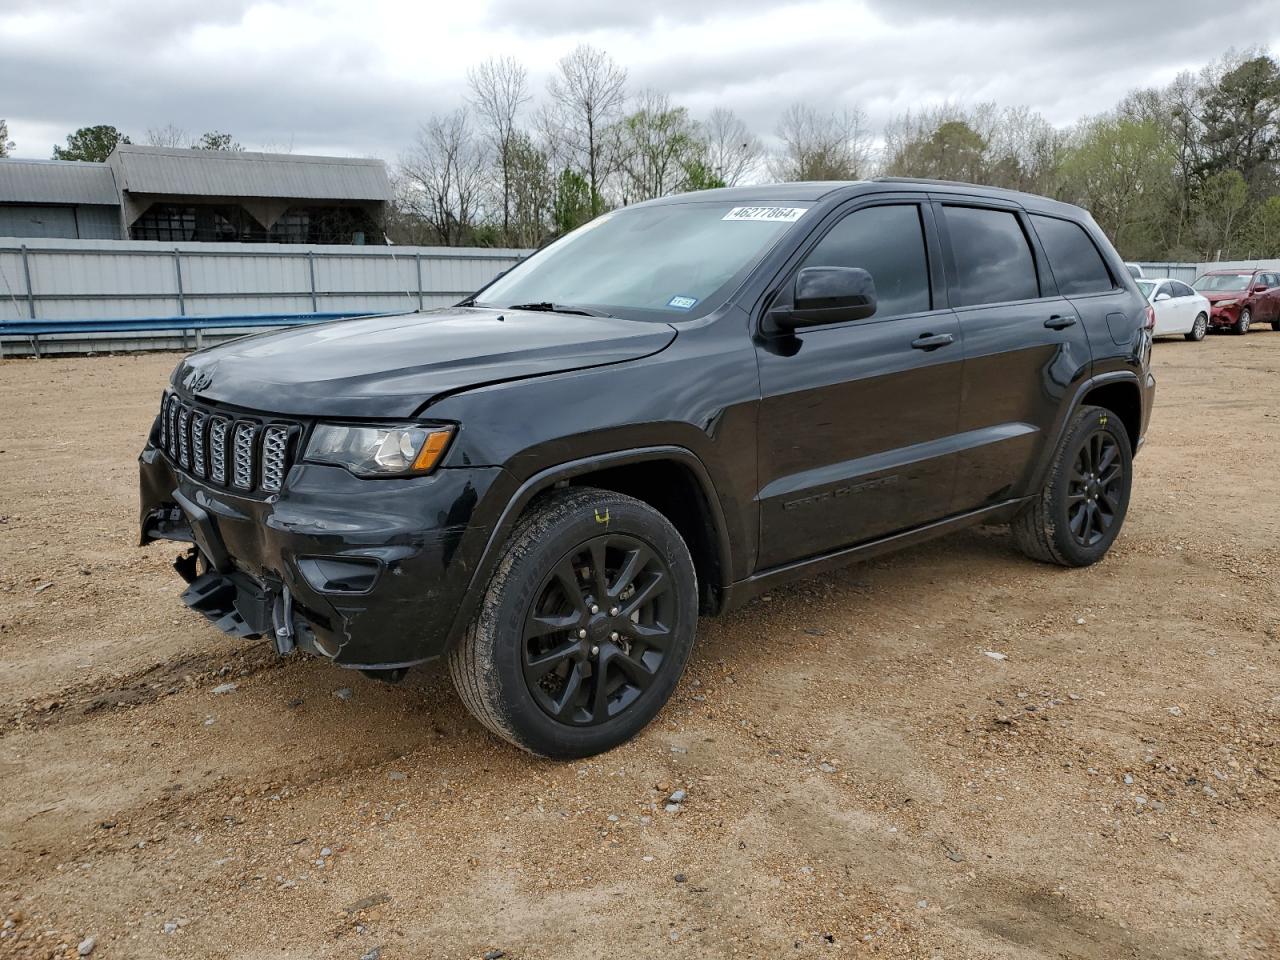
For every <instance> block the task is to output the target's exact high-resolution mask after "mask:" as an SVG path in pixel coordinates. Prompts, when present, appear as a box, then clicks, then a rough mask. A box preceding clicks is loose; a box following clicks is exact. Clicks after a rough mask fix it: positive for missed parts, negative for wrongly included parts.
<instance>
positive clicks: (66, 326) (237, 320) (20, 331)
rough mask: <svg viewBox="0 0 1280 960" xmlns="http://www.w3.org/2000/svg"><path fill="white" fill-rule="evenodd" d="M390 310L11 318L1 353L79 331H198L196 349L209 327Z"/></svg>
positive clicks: (4, 326) (289, 323)
mask: <svg viewBox="0 0 1280 960" xmlns="http://www.w3.org/2000/svg"><path fill="white" fill-rule="evenodd" d="M393 312H399V311H393ZM391 315H392V313H389V312H385V311H383V312H370V311H367V310H365V311H340V312H337V313H250V314H237V315H233V316H220V317H188V316H177V317H132V318H118V317H117V318H111V319H103V320H10V321H0V356H3V355H4V343H3V338H4V337H25V338H26V340H27V341H28V342H29V343H30V344H31V350H32V352H33V353H34V354H35V355H36V356H37V357H39V356H41V350H40V338H41V337H51V336H52V337H56V336H58V335H59V334H76V333H81V334H83V333H142V332H150V333H181V334H182V335H183V339H184V340H185V339H186V335H187V334H188V333H194V334H195V341H196V348H197V349H198V348H200V347H201V346H203V345H204V337H203V334H204V332H205V331H206V330H245V329H256V328H260V327H293V326H298V325H300V324H306V323H325V322H327V321H330V320H354V319H356V318H358V317H382V316H391Z"/></svg>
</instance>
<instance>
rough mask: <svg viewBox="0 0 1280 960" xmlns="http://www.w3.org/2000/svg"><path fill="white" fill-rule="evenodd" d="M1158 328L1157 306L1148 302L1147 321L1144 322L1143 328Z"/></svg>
mask: <svg viewBox="0 0 1280 960" xmlns="http://www.w3.org/2000/svg"><path fill="white" fill-rule="evenodd" d="M1155 328H1156V308H1155V307H1153V306H1151V304H1147V322H1146V323H1145V324H1143V326H1142V329H1144V330H1154V329H1155Z"/></svg>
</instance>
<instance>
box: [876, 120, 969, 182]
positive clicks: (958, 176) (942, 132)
mask: <svg viewBox="0 0 1280 960" xmlns="http://www.w3.org/2000/svg"><path fill="white" fill-rule="evenodd" d="M893 165H894V167H895V169H897V168H901V169H902V171H903V173H904V175H906V176H913V177H929V178H933V179H937V180H964V181H967V182H969V183H982V182H984V181H985V179H986V177H985V173H986V168H987V141H986V139H985V138H984V137H983V136H982V134H980V133H978V131H977V130H974V129H973V127H971V126H969V124H968V123H966V122H965V121H963V120H948V121H946V122H945V123H942V124H940V125H939V126H938V128H937V129H936V130H934V131H933V133H931V134H930V135H929V136H928V137H927V138H925V139H923V140H916V141H912V142H910V143H907V144H905V145H904V146H903V147H902V150H901V153H900V155H899V156H897V157H895V158H894V164H893Z"/></svg>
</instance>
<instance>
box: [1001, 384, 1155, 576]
mask: <svg viewBox="0 0 1280 960" xmlns="http://www.w3.org/2000/svg"><path fill="white" fill-rule="evenodd" d="M1132 467H1133V452H1132V450H1131V449H1130V446H1129V435H1128V433H1127V432H1126V431H1125V429H1124V425H1123V424H1122V423H1121V422H1120V418H1119V417H1117V416H1116V415H1115V414H1114V413H1111V412H1110V411H1109V410H1107V409H1105V408H1103V407H1081V408H1080V409H1079V410H1078V411H1077V412H1076V414H1075V415H1074V416H1073V417H1072V419H1071V423H1070V424H1069V425H1068V427H1067V431H1066V434H1065V435H1064V436H1063V438H1062V442H1061V443H1060V444H1059V446H1058V450H1057V452H1056V453H1055V454H1054V458H1053V463H1052V464H1051V465H1050V467H1049V476H1048V478H1047V479H1046V481H1045V485H1044V487H1043V488H1042V489H1041V491H1040V492H1039V493H1038V494H1037V495H1036V497H1035V499H1034V500H1032V501H1031V503H1029V504H1028V505H1027V506H1026V507H1025V508H1024V509H1023V511H1022V512H1021V513H1020V514H1018V516H1017V517H1016V518H1014V521H1013V524H1012V526H1013V534H1014V539H1015V540H1016V541H1017V544H1018V546H1019V548H1020V549H1021V550H1022V552H1023V553H1025V554H1026V555H1027V556H1029V557H1031V558H1032V559H1035V560H1042V561H1044V562H1045V563H1057V564H1061V565H1062V566H1064V567H1085V566H1088V565H1089V564H1092V563H1097V562H1098V561H1099V560H1101V559H1102V558H1103V556H1105V555H1106V552H1107V551H1108V550H1109V549H1110V548H1111V544H1112V543H1114V542H1115V539H1116V537H1117V536H1118V535H1119V533H1120V527H1121V525H1122V524H1123V523H1124V518H1125V513H1126V512H1127V511H1128V509H1129V493H1130V489H1131V487H1132V484H1133V471H1132Z"/></svg>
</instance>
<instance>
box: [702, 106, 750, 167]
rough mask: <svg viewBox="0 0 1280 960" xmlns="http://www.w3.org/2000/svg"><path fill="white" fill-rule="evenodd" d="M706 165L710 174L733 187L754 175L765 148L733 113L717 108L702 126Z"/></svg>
mask: <svg viewBox="0 0 1280 960" xmlns="http://www.w3.org/2000/svg"><path fill="white" fill-rule="evenodd" d="M702 139H703V142H704V143H705V144H706V164H707V167H708V169H709V170H710V172H711V174H712V175H713V176H715V177H716V178H717V179H719V180H722V181H724V185H725V186H726V187H733V186H736V185H737V184H739V183H741V182H743V181H744V180H749V179H751V177H752V176H753V175H754V174H755V173H756V172H757V168H758V167H759V165H760V158H761V157H763V156H764V146H763V145H762V144H761V143H760V138H759V137H757V136H756V135H755V134H754V133H752V132H751V131H750V130H749V129H748V128H747V125H746V124H745V123H743V122H742V121H741V120H740V119H739V118H738V115H737V114H735V113H734V112H733V111H732V110H726V109H725V108H724V107H716V108H715V109H714V110H712V111H711V115H710V116H709V117H707V119H706V122H704V123H703V124H702Z"/></svg>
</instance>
